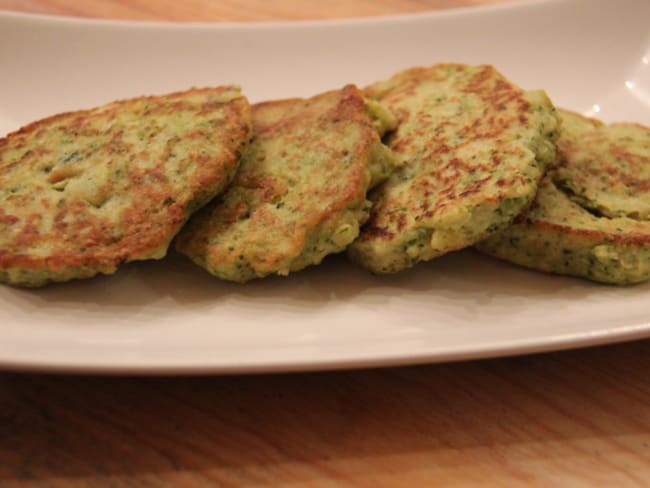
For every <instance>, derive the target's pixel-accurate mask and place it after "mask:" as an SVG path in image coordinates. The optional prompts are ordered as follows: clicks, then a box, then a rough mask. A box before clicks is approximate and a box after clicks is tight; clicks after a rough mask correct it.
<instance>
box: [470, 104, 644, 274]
mask: <svg viewBox="0 0 650 488" xmlns="http://www.w3.org/2000/svg"><path fill="white" fill-rule="evenodd" d="M560 114H561V119H562V132H561V136H560V139H559V140H558V149H559V158H558V160H557V163H556V164H555V165H553V167H552V168H551V169H550V171H549V172H548V173H547V175H546V177H545V178H544V180H543V182H542V184H541V186H540V189H539V192H538V193H537V196H536V198H535V201H534V202H533V204H532V206H531V207H530V208H529V209H528V210H527V211H526V212H524V213H523V214H522V215H520V216H519V217H517V219H516V221H515V223H514V224H513V225H512V226H511V227H509V228H508V229H506V230H505V231H504V232H501V233H499V234H497V235H495V236H493V237H491V238H490V239H488V240H487V241H484V242H482V243H481V244H480V245H479V246H478V248H479V249H480V250H481V251H483V252H485V253H487V254H491V255H493V256H496V257H499V258H501V259H505V260H507V261H511V262H513V263H516V264H520V265H523V266H526V267H529V268H534V269H539V270H542V271H549V272H554V273H560V274H568V275H575V276H582V277H585V278H589V279H592V280H595V281H600V282H604V283H612V284H628V283H637V282H641V281H645V280H647V279H649V278H650V129H648V128H647V127H643V126H641V125H638V124H612V125H604V124H603V123H602V122H600V121H597V120H594V119H588V118H585V117H582V116H580V115H577V114H573V113H570V112H565V111H560Z"/></svg>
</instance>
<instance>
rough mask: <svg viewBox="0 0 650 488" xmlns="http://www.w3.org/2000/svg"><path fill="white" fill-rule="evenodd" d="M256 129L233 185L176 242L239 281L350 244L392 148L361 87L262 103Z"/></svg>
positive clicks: (200, 260)
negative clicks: (380, 160) (381, 161)
mask: <svg viewBox="0 0 650 488" xmlns="http://www.w3.org/2000/svg"><path fill="white" fill-rule="evenodd" d="M253 126H254V139H253V141H252V143H251V146H250V147H249V149H248V150H247V151H246V154H245V157H244V158H243V161H242V164H241V167H240V170H239V172H238V174H237V176H236V178H235V180H234V182H233V184H232V186H231V187H230V188H229V190H228V191H227V192H226V194H225V195H224V196H223V197H222V198H221V199H218V200H216V201H215V202H214V203H212V204H210V205H209V206H208V207H206V208H205V209H204V210H203V211H201V212H199V213H198V214H197V215H196V216H194V217H193V218H192V219H191V221H190V222H189V223H188V225H187V226H186V227H185V228H184V229H183V231H182V232H181V234H180V235H179V236H178V238H177V240H176V247H177V249H178V250H179V251H180V252H182V253H184V254H187V255H188V256H189V257H190V258H192V259H193V260H194V261H195V262H196V263H197V264H199V265H201V266H203V267H205V268H206V269H207V270H208V271H210V272H211V273H212V274H214V275H216V276H218V277H220V278H224V279H229V280H234V281H247V280H249V279H252V278H256V277H262V276H266V275H268V274H272V273H278V274H287V273H289V272H290V271H296V270H298V269H301V268H304V267H305V266H308V265H310V264H317V263H318V262H320V260H322V259H323V257H324V256H325V255H326V254H330V253H332V252H339V251H341V250H342V249H343V248H344V247H345V246H346V245H347V244H349V242H351V241H352V240H353V239H354V237H356V235H357V233H358V227H359V223H360V222H361V221H363V220H365V218H366V217H367V206H366V205H365V195H366V191H367V189H368V187H369V185H370V184H371V181H372V179H373V177H372V165H373V158H374V154H373V151H374V150H375V149H376V148H377V147H378V146H381V147H384V146H382V145H381V142H380V139H379V135H378V133H377V130H376V129H375V127H374V126H373V118H372V117H371V114H370V113H369V110H368V108H367V106H366V102H365V100H364V98H363V96H362V94H361V92H360V91H359V90H358V89H357V88H356V87H354V86H353V85H348V86H346V87H344V88H343V89H342V90H336V91H331V92H327V93H324V94H321V95H317V96H315V97H312V98H309V99H290V100H281V101H272V102H264V103H260V104H257V105H255V106H254V107H253ZM384 149H385V148H384ZM391 169H392V165H391ZM386 176H387V174H384V175H383V178H385V177H386Z"/></svg>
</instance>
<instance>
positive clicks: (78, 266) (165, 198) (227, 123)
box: [0, 86, 251, 286]
mask: <svg viewBox="0 0 650 488" xmlns="http://www.w3.org/2000/svg"><path fill="white" fill-rule="evenodd" d="M250 136H251V116H250V106H249V105H248V101H247V100H246V99H245V98H244V97H243V96H242V95H241V93H240V91H239V89H238V88H236V87H231V86H226V87H218V88H205V89H192V90H189V91H185V92H178V93H173V94H169V95H164V96H156V97H140V98H134V99H130V100H123V101H118V102H114V103H110V104H108V105H104V106H102V107H98V108H94V109H90V110H83V111H77V112H69V113H64V114H59V115H55V116H53V117H50V118H46V119H43V120H39V121H37V122H34V123H32V124H30V125H28V126H26V127H23V128H22V129H20V130H18V131H16V132H13V133H11V134H9V135H7V136H6V137H5V138H2V139H0V281H1V282H5V283H9V284H13V285H21V286H40V285H44V284H46V283H48V282H51V281H66V280H70V279H73V278H87V277H91V276H93V275H95V274H97V273H105V274H110V273H113V272H115V270H116V269H117V267H118V265H119V264H121V263H124V262H127V261H134V260H142V259H158V258H161V257H163V256H164V255H165V253H166V251H167V248H168V246H169V243H170V241H171V239H172V238H173V237H174V235H175V234H176V233H177V232H178V230H179V229H180V227H181V226H182V225H183V223H184V222H185V221H186V220H187V218H188V217H189V215H190V214H191V213H192V212H193V211H195V210H196V209H197V208H199V207H201V206H202V205H204V204H205V203H206V202H208V201H209V200H210V199H211V198H213V197H214V196H215V195H217V194H218V193H219V192H220V191H222V190H223V188H224V187H225V186H226V184H227V183H228V182H230V181H231V179H232V177H233V176H234V173H235V170H236V167H237V163H238V159H239V154H240V152H241V151H242V150H243V148H244V146H245V145H246V144H247V143H248V141H249V139H250Z"/></svg>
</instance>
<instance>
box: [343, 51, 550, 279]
mask: <svg viewBox="0 0 650 488" xmlns="http://www.w3.org/2000/svg"><path fill="white" fill-rule="evenodd" d="M365 92H366V94H368V95H369V96H372V97H375V98H377V99H378V100H379V101H381V102H382V103H384V104H385V105H386V107H387V108H388V109H390V110H392V111H393V112H394V113H395V115H396V116H397V118H398V120H399V126H398V128H397V130H396V131H395V132H394V133H393V134H391V136H390V137H389V139H388V145H389V147H390V148H391V149H392V150H393V151H394V152H395V154H396V156H397V157H398V158H400V159H401V160H402V161H403V163H404V166H403V167H402V168H401V169H399V170H398V171H396V172H395V173H394V174H393V175H391V177H390V178H389V179H388V181H387V182H386V183H384V184H383V185H382V186H381V187H379V188H378V189H377V190H375V191H374V192H373V193H372V194H371V199H372V200H373V202H374V206H373V209H372V211H371V215H370V219H369V221H368V222H367V223H366V225H365V226H364V227H363V229H362V232H361V235H360V236H359V238H358V239H357V240H356V241H355V242H354V243H353V244H352V246H351V247H350V250H349V254H350V256H351V257H352V259H353V260H355V261H357V262H359V263H360V264H361V265H362V266H364V267H366V268H368V269H370V270H371V271H373V272H376V273H390V272H396V271H399V270H402V269H404V268H407V267H409V266H412V265H414V264H415V263H417V262H419V261H426V260H429V259H432V258H435V257H437V256H440V255H442V254H445V253H446V252H450V251H453V250H457V249H461V248H463V247H467V246H469V245H472V244H474V243H475V242H478V241H479V240H481V239H483V238H485V237H486V236H487V235H488V234H489V233H491V232H494V231H496V230H498V229H499V228H502V227H504V226H505V225H507V224H508V223H509V222H511V221H512V219H513V218H514V217H515V216H516V215H517V214H518V213H519V212H520V211H521V210H522V209H523V208H525V207H526V205H527V204H528V203H529V202H530V201H531V200H532V198H533V196H534V194H535V191H536V189H537V184H538V182H539V180H540V179H541V177H542V174H543V172H544V170H545V169H546V166H547V164H548V163H549V162H550V161H552V160H553V159H554V152H555V146H554V142H553V141H554V138H555V133H556V125H557V119H556V116H555V114H554V109H553V107H552V104H551V103H550V101H549V100H548V97H546V95H545V94H543V93H542V92H524V91H523V90H522V89H521V88H519V87H517V86H516V85H514V84H512V83H510V82H509V81H508V80H507V79H505V78H504V77H503V76H502V75H501V74H500V73H499V72H498V71H497V70H496V69H494V68H493V67H492V66H485V65H484V66H467V65H462V64H439V65H434V66H431V67H426V68H425V67H416V68H411V69H408V70H405V71H403V72H400V73H398V74H396V75H394V76H393V77H392V78H390V79H388V80H386V81H381V82H378V83H375V84H373V85H371V86H369V87H368V88H366V89H365Z"/></svg>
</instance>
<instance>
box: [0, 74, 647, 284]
mask: <svg viewBox="0 0 650 488" xmlns="http://www.w3.org/2000/svg"><path fill="white" fill-rule="evenodd" d="M382 137H384V142H383V143H382V139H381V138H382ZM237 168H238V169H237ZM192 214H193V215H192ZM190 216H191V218H190ZM188 219H189V222H188V223H187V225H185V226H184V227H183V229H182V230H181V227H182V226H183V225H184V224H185V223H186V221H187V220H188ZM179 231H180V233H179V234H178V236H177V237H176V248H177V249H178V250H179V251H180V252H181V253H183V254H185V255H187V256H188V257H189V258H191V259H192V260H193V261H194V262H195V263H197V264H198V265H200V266H202V267H204V268H205V269H206V270H207V271H209V272H210V273H212V274H213V275H215V276H217V277H219V278H221V279H226V280H231V281H237V282H245V281H248V280H250V279H254V278H261V277H264V276H268V275H272V274H278V275H287V274H288V273H290V272H294V271H298V270H300V269H303V268H305V267H307V266H310V265H314V264H319V263H320V262H321V261H322V260H323V258H324V257H325V256H327V255H328V254H333V253H339V252H342V251H344V250H346V249H347V251H348V256H349V257H350V258H351V259H352V260H353V261H355V262H357V263H359V264H360V265H362V266H363V267H365V268H367V269H369V270H370V271H372V272H373V273H378V274H382V273H393V272H397V271H400V270H403V269H406V268H409V267H411V266H413V265H415V264H416V263H418V262H421V261H428V260H431V259H433V258H436V257H438V256H441V255H443V254H445V253H448V252H451V251H455V250H459V249H462V248H466V247H469V246H475V247H477V248H478V249H479V250H481V251H482V252H484V253H486V254H490V255H493V256H496V257H499V258H501V259H505V260H508V261H511V262H513V263H517V264H520V265H524V266H527V267H530V268H535V269H539V270H543V271H549V272H554V273H562V274H570V275H576V276H582V277H586V278H589V279H592V280H596V281H600V282H605V283H616V284H627V283H635V282H639V281H644V280H647V279H648V278H650V129H648V128H647V127H643V126H640V125H638V124H612V125H609V126H607V125H604V124H603V123H601V122H599V121H597V120H594V119H588V118H585V117H582V116H580V115H577V114H573V113H570V112H566V111H559V112H556V110H555V108H554V107H553V105H552V103H551V102H550V101H549V99H548V97H547V96H546V94H545V93H544V92H543V91H529V92H527V91H524V90H522V89H521V88H519V87H517V86H516V85H514V84H513V83H511V82H510V81H508V80H507V79H506V78H505V77H504V76H503V75H501V74H500V73H499V72H498V71H496V70H495V69H494V68H493V67H491V66H467V65H462V64H440V65H434V66H431V67H427V68H412V69H409V70H406V71H403V72H401V73H398V74H396V75H394V76H393V77H392V78H390V79H388V80H386V81H382V82H378V83H375V84H373V85H371V86H369V87H367V88H366V89H365V90H359V89H358V88H356V87H355V86H353V85H348V86H345V87H344V88H343V89H340V90H334V91H330V92H326V93H322V94H320V95H316V96H314V97H312V98H308V99H287V100H279V101H271V102H264V103H259V104H257V105H254V106H253V107H252V108H251V107H250V106H249V105H248V102H247V100H246V99H245V98H244V96H243V95H242V94H241V93H240V92H239V90H238V89H237V88H234V87H219V88H209V89H192V90H189V91H186V92H179V93H174V94H171V95H165V96H159V97H141V98H136V99H132V100H126V101H121V102H115V103H112V104H109V105H106V106H103V107H99V108H96V109H92V110H85V111H79V112H72V113H66V114H61V115H57V116H54V117H51V118H48V119H44V120H41V121H38V122H35V123H33V124H31V125H29V126H27V127H25V128H23V129H20V130H19V131H17V132H14V133H12V134H9V135H8V136H6V137H5V138H3V139H0V281H1V282H5V283H9V284H12V285H19V286H40V285H43V284H46V283H48V282H52V281H66V280H69V279H73V278H86V277H90V276H93V275H95V274H97V273H113V272H114V271H115V270H116V269H117V267H118V266H119V265H120V264H122V263H124V262H128V261H134V260H142V259H159V258H161V257H163V256H164V255H165V253H166V252H167V249H168V247H169V244H170V242H171V240H172V239H173V238H174V236H175V235H176V234H177V233H178V232H179Z"/></svg>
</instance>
